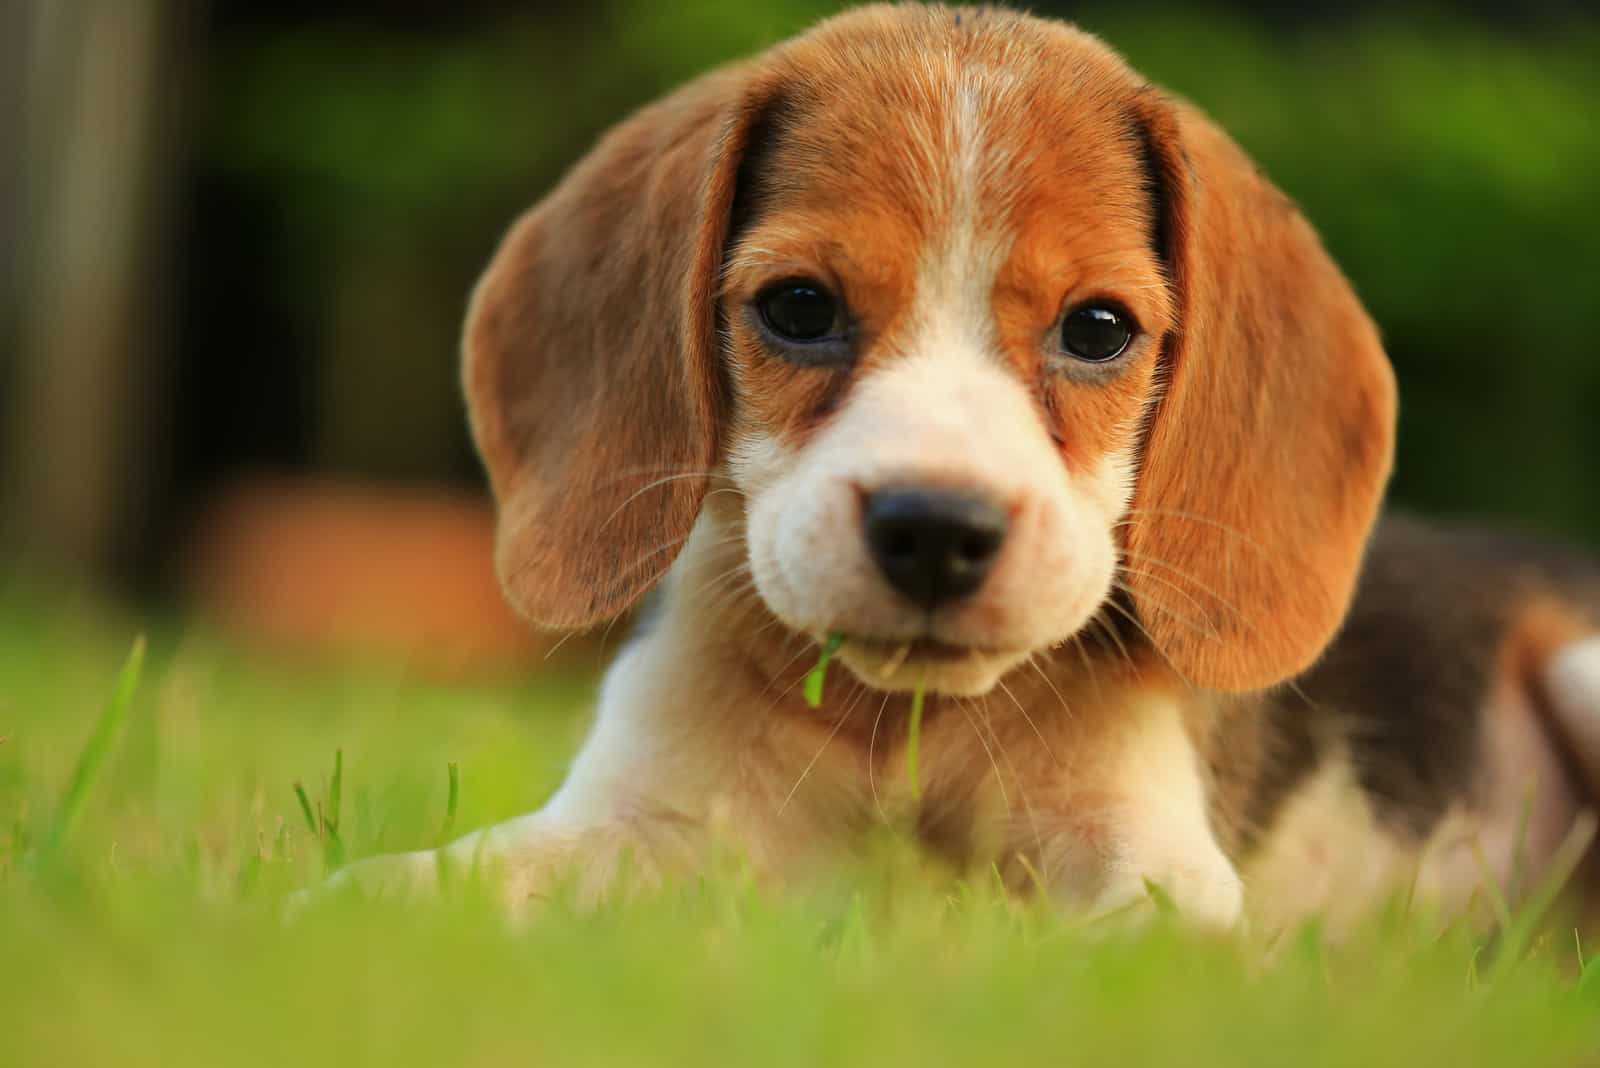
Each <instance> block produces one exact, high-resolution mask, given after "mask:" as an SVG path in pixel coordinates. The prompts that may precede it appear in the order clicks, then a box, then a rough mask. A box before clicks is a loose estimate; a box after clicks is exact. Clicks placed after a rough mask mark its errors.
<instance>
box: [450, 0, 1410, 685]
mask: <svg viewBox="0 0 1600 1068" xmlns="http://www.w3.org/2000/svg"><path fill="white" fill-rule="evenodd" d="M465 349H466V366H465V378H466V387H467V395H468V399H469V403H470V406H471V413H472V418H473V427H474V431H475V434H476V436H477V440H478V444H479V447H480V449H481V451H482V453H483V455H484V458H485V461H486V463H487V466H488V469H489V473H490V476H491V479H492V481H493V484H494V488H495V491H496V493H497V495H498V497H499V500H500V505H501V525H500V535H499V565H500V570H501V574H502V577H503V579H504V581H505V584H506V587H507V589H508V591H509V593H510V595H511V597H512V599H513V601H514V602H515V603H517V604H518V605H519V606H520V607H521V608H522V610H523V611H524V612H526V613H527V614H528V615H529V616H530V617H531V618H533V619H534V620H536V621H539V622H542V623H546V624H550V625H556V626H581V625H586V624H589V623H593V622H595V621H598V620H600V619H604V618H607V617H610V616H612V615H615V614H617V613H619V612H620V611H622V610H624V609H625V608H626V607H627V606H628V605H630V604H631V603H633V601H635V600H636V599H637V598H638V597H639V596H640V595H641V594H642V593H643V591H644V590H646V589H647V588H648V587H649V586H650V585H651V584H652V583H654V582H655V581H656V580H657V579H658V578H659V577H660V575H661V574H662V572H663V571H664V570H665V569H666V568H667V567H668V566H669V565H670V564H671V562H672V560H673V558H674V557H675V555H676V554H677V551H678V549H679V548H680V547H681V545H682V544H683V543H684V541H685V540H686V539H687V538H688V535H689V532H690V529H691V528H692V526H693V525H694V523H695V520H696V517H697V516H698V515H699V514H700V512H701V509H702V503H703V501H704V500H705V498H706V494H707V487H708V485H709V484H710V483H711V482H712V480H713V479H723V478H725V479H727V480H729V482H730V483H731V488H733V489H734V490H736V491H737V492H736V494H735V495H734V497H735V499H736V500H737V501H738V505H737V507H736V508H735V509H733V512H734V514H733V515H732V516H731V517H730V518H729V520H728V522H729V523H730V524H731V525H732V526H733V528H734V529H733V530H732V531H722V532H721V533H723V534H725V535H727V536H729V537H733V536H737V537H740V538H742V540H743V545H744V551H745V553H746V554H747V556H748V563H749V566H750V569H751V572H752V574H753V577H754V583H755V587H756V589H757V591H758V593H759V596H760V597H761V599H762V600H763V601H764V602H765V604H766V606H767V607H768V608H769V609H770V610H771V612H772V613H773V615H775V616H776V617H777V618H778V619H779V620H781V621H782V622H783V623H784V624H786V625H787V626H788V627H790V628H792V629H794V630H797V631H801V632H805V633H809V634H812V635H822V634H825V633H830V632H839V633H843V634H845V635H846V636H847V637H848V640H847V642H846V644H845V646H844V652H843V657H844V659H845V661H846V663H848V664H849V665H850V666H851V667H852V669H854V670H855V672H856V673H857V674H858V675H860V676H861V677H862V678H863V679H865V680H866V681H868V682H871V683H874V684H876V685H879V686H883V687H886V688H904V687H908V686H910V685H913V684H915V683H916V682H917V680H919V679H925V680H926V681H927V682H928V683H930V684H931V685H932V686H933V687H934V688H936V689H940V690H944V691H947V692H954V693H975V692H981V691H983V690H986V689H988V688H989V687H990V686H992V685H994V683H995V682H996V680H997V679H999V678H1000V677H1001V675H1003V674H1004V673H1005V672H1006V671H1007V670H1009V669H1010V668H1012V667H1014V666H1015V665H1016V664H1018V663H1019V662H1020V661H1022V660H1023V659H1024V658H1026V657H1027V656H1029V655H1030V654H1031V653H1033V652H1035V651H1038V650H1040V649H1043V648H1047V647H1049V646H1052V645H1055V644H1058V643H1060V642H1062V641H1064V640H1066V639H1067V638H1069V637H1071V636H1072V635H1073V634H1075V633H1076V632H1077V631H1078V630H1079V629H1080V628H1082V627H1083V626H1084V625H1085V623H1086V622H1087V621H1088V620H1090V619H1091V618H1092V617H1093V616H1095V614H1096V613H1098V612H1100V611H1101V610H1102V609H1103V608H1104V607H1105V606H1106V604H1107V601H1108V599H1110V598H1120V599H1122V600H1123V601H1124V602H1125V603H1123V604H1120V605H1118V606H1117V607H1118V609H1120V610H1122V611H1126V612H1128V613H1130V614H1132V615H1135V616H1136V617H1137V619H1138V622H1139V626H1140V629H1141V631H1142V632H1143V635H1144V637H1145V638H1146V639H1147V640H1148V641H1149V643H1150V644H1152V645H1153V646H1154V647H1155V648H1156V649H1157V650H1158V651H1159V652H1160V653H1161V654H1162V655H1163V656H1164V657H1165V659H1166V660H1167V661H1168V662H1170V663H1171V665H1172V666H1173V668H1174V669H1175V670H1177V671H1178V672H1179V673H1180V674H1181V675H1183V676H1184V677H1185V678H1186V679H1187V680H1188V681H1190V682H1191V683H1193V684H1196V685H1203V686H1208V687H1213V688H1220V689H1245V688H1252V687H1257V686H1263V685H1267V684H1270V683H1273V682H1276V681H1278V680H1280V679H1282V678H1284V677H1286V676H1287V675H1289V674H1291V673H1292V672H1294V671H1296V670H1298V669H1299V668H1301V667H1304V666H1305V665H1306V664H1307V663H1309V662H1310V660H1311V659H1313V658H1314V657H1315V656H1316V655H1317V653H1318V652H1319V651H1320V650H1321V648H1322V646H1323V645H1324V644H1325V643H1326V641H1327V640H1328V638H1329V636H1330V635H1331V634H1332V632H1333V630H1334V628H1335V627H1336V626H1337V624H1338V622H1339V620H1340V618H1341V616H1342V614H1343V612H1344V610H1345V607H1346V605H1347V603H1348V599H1349V596H1350V592H1351V587H1352V584H1353V581H1354V575H1355V570H1356V568H1357V565H1358V562H1359V557H1360V552H1361V547H1362V545H1363V543H1364V540H1365V537H1366V534H1367V531H1368V528H1369V526H1370V524H1371V521H1372V518H1373V515H1374V513H1375V510H1376V506H1377V502H1378V498H1379V496H1380V494H1381V490H1382V486H1383V483H1384V481H1385V478H1386V476H1387V473H1388V469H1389V463H1390V454H1391V449H1392V427H1393V417H1394V389H1393V381H1392V376H1391V374H1390V371H1389V368H1388V365H1387V362H1386V361H1385V359H1384V356H1383V352H1382V349H1381V347H1380V345H1379V343H1378V340H1377V337H1376V334H1375V331H1374V330H1373V328H1372V325H1371V323H1370V322H1369V321H1368V319H1367V318H1366V316H1365V314H1364V313H1363V312H1362V310H1361V307H1360V305H1359V303H1358V302H1357V301H1356V299H1355V297H1354V295H1353V294H1352V293H1351V291H1350V289H1349V287H1348V285H1347V284H1346V283H1345V282H1344V280H1343V279H1342V278H1341V276H1340V275H1339V273H1338V271H1337V269H1336V268H1335V267H1334V266H1333V264H1332V263H1331V262H1330V260H1329V259H1328V257H1327V255H1326V253H1325V252H1324V251H1323V250H1322V248H1321V246H1320V244H1319V243H1318V241H1317V239H1316V237H1315V235H1314V234H1313V233H1312V231H1311V229H1310V228H1309V227H1308V226H1307V224H1306V223H1305V221H1304V220H1303V219H1302V218H1301V217H1300V216H1299V215H1298V213H1297V212H1296V211H1295V209H1294V207H1293V206H1292V205H1291V204H1289V203H1288V202H1287V201H1286V200H1285V199H1284V198H1283V197H1282V196H1281V195H1280V194H1279V193H1277V192H1276V191H1275V190H1274V189H1273V188H1272V187H1271V186H1270V185H1269V184H1268V183H1267V182H1265V181H1264V180H1263V179H1262V178H1261V177H1260V176H1258V175H1257V174H1256V172H1255V171H1254V169H1253V167H1252V166H1251V164H1250V163H1249V161H1248V160H1247V159H1245V158H1244V156H1243V155H1242V154H1241V153H1240V152H1239V150H1238V149H1237V148H1236V147H1235V146H1234V145H1233V144H1232V143H1231V142H1230V141H1229V140H1228V139H1227V138H1226V137H1225V136H1224V135H1223V134H1221V133H1220V132H1219V131H1217V130H1216V129H1215V128H1214V127H1213V126H1211V125H1210V124H1209V123H1208V122H1207V121H1206V120H1205V119H1203V118H1202V117H1200V116H1199V115H1198V114H1196V113H1195V112H1194V111H1193V110H1191V109H1189V108H1187V107H1186V106H1184V105H1181V104H1178V103H1175V102H1173V101H1171V100H1169V99H1167V98H1165V97H1163V96H1162V95H1161V94H1159V93H1158V92H1156V91H1155V90H1153V89H1151V88H1150V87H1149V86H1147V85H1146V84H1144V83H1143V82H1142V81H1141V80H1140V79H1139V78H1138V77H1137V76H1135V75H1134V74H1133V73H1132V72H1131V71H1129V70H1128V69H1127V67H1126V66H1124V65H1123V64H1122V62H1121V61H1120V60H1119V59H1117V57H1115V56H1114V55H1113V54H1111V53H1110V52H1109V51H1107V50H1106V49H1105V48H1104V47H1103V46H1102V45H1100V44H1099V43H1097V42H1096V41H1095V40H1094V39H1092V38H1090V37H1087V36H1085V35H1084V34H1081V33H1078V32H1076V31H1074V30H1071V29H1069V28H1067V27H1064V26H1061V25H1058V24H1055V23H1050V22H1044V21H1040V20H1036V19H1031V18H1027V17H1024V16H1018V15H1011V14H1002V13H996V12H973V11H954V10H947V9H941V8H927V7H910V6H907V7H895V8H865V9H860V10H858V11H855V12H853V13H851V14H848V15H844V16H841V17H839V18H836V19H834V20H831V21H829V22H826V23H824V24H822V25H821V26H820V27H819V28H818V29H816V30H815V31H813V32H812V33H811V34H809V35H806V36H804V37H802V38H799V39H797V40H795V41H793V42H790V43H789V44H787V45H784V46H780V47H779V48H777V49H775V50H773V51H772V52H769V53H767V54H766V55H764V56H762V57H759V58H758V59H756V60H754V61H752V62H750V63H747V64H745V65H742V66H738V67H733V68H728V69H725V70H722V71H718V72H714V73H713V74H710V75H708V76H706V77H704V78H702V79H700V80H699V81H697V82H694V83H692V84H691V85H689V86H688V87H686V88H684V89H682V90H680V91H679V92H678V93H676V94H675V95H673V96H672V97H669V98H668V99H666V100H665V101H663V102H661V103H658V104H656V105H654V106H653V107H651V108H647V109H645V110H644V111H642V112H640V113H639V114H637V115H636V116H634V117H633V118H632V119H630V120H629V121H628V122H626V123H624V124H623V125H622V126H620V127H618V128H617V129H616V130H615V131H613V132H612V133H611V134H610V135H609V136H608V137H607V138H606V139H605V140H603V141H602V142H601V144H600V145H599V146H598V147H597V148H596V149H595V150H594V151H593V152H592V153H591V154H590V155H589V156H588V157H587V158H586V159H585V160H584V161H583V162H582V163H580V164H579V165H578V166H577V167H576V168H575V169H574V171H573V172H572V174H571V175H570V176H569V177H568V178H567V179H566V180H565V181H564V182H563V183H562V184H561V185H560V187H558V188H557V189H556V190H555V191H554V192H553V193H551V194H550V196H549V197H547V198H546V199H545V200H544V201H543V202H542V203H541V204H539V205H538V206H537V207H536V208H535V209H534V210H533V211H532V212H531V213H530V214H529V215H527V216H526V217H524V218H523V219H522V220H521V221H520V222H519V223H518V224H517V225H516V226H515V228H513V230H512V232H511V234H510V236H509V237H508V238H507V239H506V241H505V243H504V244H503V245H502V247H501V249H500V251H499V253H498V254H497V255H496V257H495V260H494V262H493V264H492V265H491V267H490V269H489V271H488V273H487V275H486V276H485V278H484V280H483V282H482V283H481V284H480V286H479V289H478V292H477V294H476V296H475V298H474V301H473V306H472V310H471V313H470V315H469V321H468V327H467V336H466V346H465ZM726 511H727V510H726V509H718V514H719V515H721V514H723V513H725V512H726Z"/></svg>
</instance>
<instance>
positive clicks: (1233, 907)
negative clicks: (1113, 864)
mask: <svg viewBox="0 0 1600 1068" xmlns="http://www.w3.org/2000/svg"><path fill="white" fill-rule="evenodd" d="M1168 911H1171V912H1175V913H1176V914H1177V917H1178V918H1179V919H1180V920H1182V921H1183V922H1184V923H1186V924H1189V925H1191V926H1194V927H1198V928H1202V929H1204V930H1211V931H1226V930H1231V929H1232V928H1234V927H1235V926H1237V925H1238V923H1239V921H1240V918H1241V917H1242V916H1243V914H1244V883H1243V882H1242V881H1241V880H1240V879H1239V876H1238V874H1237V873H1236V872H1235V871H1234V870H1233V866H1232V865H1231V864H1229V863H1228V862H1227V860H1226V859H1225V858H1223V857H1222V856H1221V855H1220V854H1219V855H1218V856H1217V857H1216V858H1214V859H1212V858H1205V859H1202V860H1197V861H1190V862H1182V861H1171V862H1167V863H1164V864H1156V865H1149V866H1144V867H1140V866H1137V865H1132V866H1125V865H1119V866H1118V868H1117V870H1116V871H1114V872H1112V873H1111V874H1110V875H1109V877H1108V878H1107V881H1106V883H1105V885H1104V886H1103V887H1102V889H1101V891H1100V893H1099V894H1098V895H1096V897H1095V899H1094V901H1093V902H1092V904H1091V905H1090V907H1089V915H1090V916H1091V918H1097V919H1098V918H1109V917H1112V916H1118V917H1129V918H1137V919H1140V920H1147V919H1153V918H1154V917H1156V916H1158V915H1160V914H1162V913H1163V912H1168Z"/></svg>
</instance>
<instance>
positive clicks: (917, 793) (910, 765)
mask: <svg viewBox="0 0 1600 1068" xmlns="http://www.w3.org/2000/svg"><path fill="white" fill-rule="evenodd" d="M925 692H926V687H925V686H924V685H923V683H921V682H920V681H919V682H918V683H917V688H916V689H915V690H913V691H912V693H911V722H910V724H909V725H908V726H907V728H906V777H907V778H909V779H910V780H911V799H912V800H913V801H920V800H922V776H921V774H920V772H919V771H918V769H917V760H918V757H919V753H918V750H919V749H920V748H921V746H920V744H919V743H920V741H921V738H922V699H923V696H924V694H925Z"/></svg>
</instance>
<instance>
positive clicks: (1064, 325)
mask: <svg viewBox="0 0 1600 1068" xmlns="http://www.w3.org/2000/svg"><path fill="white" fill-rule="evenodd" d="M1135 332H1136V329H1135V327H1134V322H1133V317H1132V316H1131V315H1129V314H1128V313H1127V312H1125V311H1123V310H1122V309H1121V308H1118V307H1116V306H1115V305H1113V304H1102V303H1093V304H1080V305H1079V306H1078V307H1076V308H1074V309H1072V310H1071V311H1069V312H1068V313H1067V314H1066V316H1065V317H1064V318H1063V319H1062V320H1061V348H1062V350H1063V351H1064V352H1066V353H1067V355H1069V356H1072V357H1073V358H1075V359H1079V360H1083V361H1084V362H1086V363H1106V362H1107V361H1109V360H1114V359H1116V358H1117V357H1118V356H1121V355H1122V353H1123V352H1124V351H1125V350H1126V349H1127V347H1128V345H1129V343H1131V342H1132V341H1133V337H1134V334H1135Z"/></svg>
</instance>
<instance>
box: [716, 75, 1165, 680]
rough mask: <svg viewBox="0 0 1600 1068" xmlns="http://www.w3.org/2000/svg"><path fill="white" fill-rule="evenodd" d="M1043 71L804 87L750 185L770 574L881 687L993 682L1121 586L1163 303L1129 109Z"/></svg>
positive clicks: (738, 350)
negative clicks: (1123, 536)
mask: <svg viewBox="0 0 1600 1068" xmlns="http://www.w3.org/2000/svg"><path fill="white" fill-rule="evenodd" d="M823 47H824V48H825V49H827V50H829V51H834V49H833V47H832V46H831V45H826V44H825V45H824V46H823ZM835 54H837V53H836V52H835ZM919 58H920V61H919ZM1051 58H1054V54H1053V53H1052V51H1051V50H1048V49H1044V50H1039V51H1035V52H1032V53H1022V54H1020V55H1013V56H998V55H996V56H991V55H988V54H985V53H984V52H983V51H981V50H979V51H978V52H977V54H975V55H970V56H961V55H960V54H959V53H957V52H949V53H944V54H935V55H933V56H931V57H919V56H918V55H916V54H915V53H914V52H908V54H905V55H892V54H890V55H876V56H873V57H872V59H871V61H870V62H865V63H862V64H861V65H860V66H859V68H858V69H856V70H853V71H851V72H850V74H849V77H848V84H849V86H850V90H849V92H841V93H820V92H807V91H805V90H794V89H791V90H790V91H789V92H788V93H787V94H786V95H785V96H783V97H782V99H781V102H779V103H776V104H773V105H769V108H771V113H770V114H769V116H768V118H767V119H766V123H765V126H764V127H763V129H762V130H761V134H762V143H761V144H760V145H758V146H755V147H756V152H755V158H757V159H758V160H759V163H758V165H757V166H755V167H753V168H748V169H747V172H746V175H745V183H746V184H745V187H744V188H742V189H741V190H740V192H739V196H740V197H742V198H743V200H742V201H741V208H742V209H743V210H742V211H741V212H740V218H739V226H738V229H737V231H736V232H735V233H734V234H732V235H731V240H730V244H729V253H728V256H727V261H726V264H725V267H724V272H723V285H722V291H721V294H720V300H721V309H722V321H723V323H724V324H726V325H725V332H726V338H727V343H726V349H725V354H726V355H725V358H726V360H727V366H728V367H729V371H730V375H729V377H730V379H731V382H732V386H733V405H732V421H731V433H729V435H728V438H727V445H726V456H727V460H726V463H727V467H728V470H729V473H730V475H731V478H732V480H733V483H734V484H735V485H736V486H737V487H738V489H739V490H740V491H741V493H742V495H743V497H744V499H745V500H746V501H747V502H748V503H747V510H746V523H745V529H746V539H747V544H748V553H749V562H750V567H751V571H752V573H753V575H754V579H755V585H756V588H757V590H758V591H759V593H760V595H761V597H762V598H763V599H764V600H765V602H766V604H767V605H768V607H770V608H771V610H772V611H773V613H774V614H775V615H776V616H777V617H778V618H779V619H780V620H782V621H783V622H784V623H785V624H787V625H788V626H789V627H791V628H793V629H796V630H800V631H804V632H808V633H810V634H814V635H820V634H826V633H829V632H839V633H843V634H845V635H847V636H848V638H849V640H848V641H847V642H846V643H845V645H844V646H843V649H842V652H841V656H842V658H843V660H844V661H845V663H847V664H849V665H850V666H851V667H852V668H853V669H854V670H855V671H856V672H857V673H858V674H859V675H861V676H862V677H863V678H864V679H865V680H867V681H869V682H873V683H876V684H879V685H884V686H891V687H896V686H898V687H910V686H913V685H915V684H916V683H917V681H918V680H919V679H926V680H927V682H928V684H929V685H930V686H932V687H934V688H936V689H939V690H944V691H949V692H956V693H974V692H982V691H985V690H987V689H988V688H989V687H991V686H992V685H994V682H995V680H996V679H998V678H999V677H1000V676H1001V675H1002V674H1003V673H1004V672H1005V671H1006V670H1007V669H1009V668H1011V667H1013V666H1014V665H1015V664H1016V663H1017V662H1018V661H1020V660H1021V659H1023V658H1025V657H1026V656H1028V655H1029V654H1030V653H1033V652H1034V651H1036V650H1039V649H1042V648H1045V647H1048V646H1051V645H1054V644H1056V643H1058V642H1060V641H1063V640H1064V639H1066V638H1068V637H1070V636H1071V635H1072V634H1074V633H1075V632H1077V631H1078V630H1079V629H1080V628H1081V627H1082V626H1083V625H1084V623H1085V622H1086V621H1087V620H1088V619H1089V618H1090V616H1092V615H1093V614H1094V613H1095V612H1096V611H1097V610H1098V609H1099V608H1100V606H1101V605H1102V604H1103V603H1104V601H1105V599H1106V597H1107V596H1108V594H1109V593H1110V591H1111V588H1112V583H1113V580H1114V578H1115V573H1116V569H1117V566H1118V559H1119V552H1118V544H1117V543H1118V539H1117V524H1118V523H1119V521H1120V520H1121V519H1122V518H1123V517H1124V515H1125V514H1126V511H1127V508H1128V506H1129V500H1130V497H1131V495H1132V492H1133V485H1134V482H1133V478H1134V473H1135V470H1136V467H1137V453H1138V447H1139V439H1140V435H1141V432H1142V430H1143V428H1144V424H1145V415H1146V411H1147V408H1148V405H1149V403H1150V402H1151V400H1152V399H1153V397H1154V379H1155V368H1156V364H1157V354H1158V353H1157V350H1158V349H1159V347H1160V344H1159V339H1160V338H1161V337H1163V336H1164V335H1165V334H1166V333H1167V330H1168V329H1169V327H1170V326H1171V308H1170V300H1169V297H1168V294H1167V290H1166V285H1165V271H1164V266H1163V264H1162V263H1161V261H1160V256H1159V252H1158V250H1157V249H1156V247H1155V241H1154V235H1155V234H1156V227H1157V217H1156V212H1157V205H1156V203H1155V200H1154V198H1153V197H1152V196H1151V195H1150V185H1149V182H1150V176H1149V174H1148V172H1147V170H1146V160H1145V159H1144V158H1143V150H1144V143H1143V141H1142V139H1141V138H1142V131H1141V128H1140V127H1139V126H1138V121H1137V117H1136V116H1135V115H1134V114H1132V113H1130V112H1129V111H1127V110H1126V107H1125V103H1124V102H1123V101H1120V100H1116V99H1096V98H1095V97H1094V96H1092V95H1087V94H1085V93H1084V92H1083V90H1082V87H1081V86H1079V85H1074V84H1073V83H1072V82H1071V81H1068V80H1066V79H1061V78H1058V77H1052V73H1055V74H1059V73H1060V72H1059V69H1055V70H1054V71H1052V69H1050V67H1049V66H1048V61H1049V60H1050V59H1051ZM893 101H899V102H900V104H899V106H898V108H894V107H892V106H891V104H890V102H893ZM890 116H892V119H893V121H889V117H890ZM1042 116H1052V117H1053V118H1054V122H1053V123H1052V126H1051V131H1052V135H1051V136H1050V137H1045V138H1041V137H1040V136H1039V126H1040V122H1041V117H1042ZM907 646H909V648H906V647H907Z"/></svg>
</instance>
